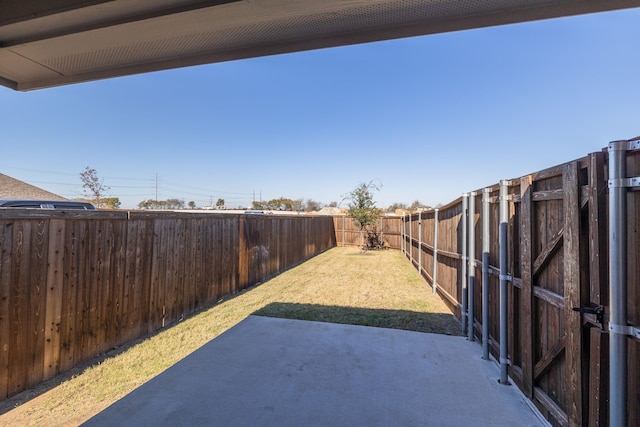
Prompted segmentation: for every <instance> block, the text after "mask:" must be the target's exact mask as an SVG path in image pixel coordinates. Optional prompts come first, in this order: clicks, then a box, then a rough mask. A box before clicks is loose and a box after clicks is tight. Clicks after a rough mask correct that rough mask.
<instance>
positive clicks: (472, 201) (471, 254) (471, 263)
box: [467, 192, 476, 341]
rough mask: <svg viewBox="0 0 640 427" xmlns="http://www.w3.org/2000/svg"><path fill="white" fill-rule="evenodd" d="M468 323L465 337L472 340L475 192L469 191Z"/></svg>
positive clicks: (474, 281) (474, 284) (474, 278)
mask: <svg viewBox="0 0 640 427" xmlns="http://www.w3.org/2000/svg"><path fill="white" fill-rule="evenodd" d="M469 196H470V197H469V318H468V320H469V325H468V326H467V339H468V340H469V341H473V340H474V337H473V336H474V330H473V322H474V318H475V315H474V307H473V303H474V292H475V286H476V227H475V219H476V193H475V192H471V193H469Z"/></svg>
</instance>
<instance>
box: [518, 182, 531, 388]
mask: <svg viewBox="0 0 640 427" xmlns="http://www.w3.org/2000/svg"><path fill="white" fill-rule="evenodd" d="M531 183H532V180H531V177H530V176H526V177H523V178H522V179H521V180H520V198H521V199H520V200H521V202H520V230H519V232H520V271H521V275H522V289H521V294H520V295H521V301H520V302H521V304H522V305H521V307H520V309H521V313H522V316H521V320H522V324H521V327H522V341H521V342H522V383H523V385H524V390H523V391H524V393H525V395H527V396H528V397H529V398H533V386H534V384H533V358H534V355H533V345H534V343H533V324H534V321H533V307H532V305H533V294H532V287H533V254H532V250H533V248H532V229H531V225H532V223H533V217H532V215H533V201H532V199H531Z"/></svg>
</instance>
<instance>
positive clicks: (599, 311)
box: [572, 305, 604, 325]
mask: <svg viewBox="0 0 640 427" xmlns="http://www.w3.org/2000/svg"><path fill="white" fill-rule="evenodd" d="M572 310H573V311H577V312H580V313H588V314H595V315H596V321H597V322H598V323H600V324H601V325H603V324H604V307H603V306H601V305H596V306H595V307H573V308H572Z"/></svg>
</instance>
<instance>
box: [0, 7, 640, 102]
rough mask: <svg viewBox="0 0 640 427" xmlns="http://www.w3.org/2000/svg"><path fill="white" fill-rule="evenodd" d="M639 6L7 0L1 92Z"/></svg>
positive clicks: (2, 10) (0, 19)
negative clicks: (6, 89) (4, 89)
mask: <svg viewBox="0 0 640 427" xmlns="http://www.w3.org/2000/svg"><path fill="white" fill-rule="evenodd" d="M637 6H640V0H608V1H602V0H213V1H202V0H154V1H148V0H83V1H82V0H32V1H24V0H2V1H0V84H2V85H4V86H7V87H9V88H12V89H16V90H32V89H39V88H45V87H51V86H59V85H65V84H70V83H77V82H84V81H92V80H98V79H104V78H111V77H116V76H125V75H130V74H137V73H145V72H149V71H157V70H165V69H171V68H177V67H185V66H191V65H199V64H208V63H214V62H221V61H230V60H235V59H242V58H252V57H258V56H264V55H273V54H280V53H287V52H297V51H303V50H309V49H318V48H326V47H333V46H342V45H349V44H356V43H364V42H371V41H379V40H387V39H394V38H400V37H409V36H419V35H425V34H434V33H442V32H448V31H456V30H464V29H471V28H480V27H486V26H492V25H501V24H510V23H516V22H524V21H532V20H538V19H546V18H554V17H562V16H570V15H578V14H584V13H592V12H600V11H605V10H615V9H623V8H629V7H637Z"/></svg>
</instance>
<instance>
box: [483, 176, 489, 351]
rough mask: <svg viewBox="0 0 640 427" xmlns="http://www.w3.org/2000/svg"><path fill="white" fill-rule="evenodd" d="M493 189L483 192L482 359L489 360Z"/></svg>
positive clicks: (486, 189)
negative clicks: (490, 238)
mask: <svg viewBox="0 0 640 427" xmlns="http://www.w3.org/2000/svg"><path fill="white" fill-rule="evenodd" d="M490 198H491V188H484V189H483V190H482V358H483V359H484V360H489V291H490V289H489V251H490V250H491V246H490V245H489V236H490V231H491V230H490V227H491V220H490V218H489V215H490V214H491V205H490V203H491V199H490Z"/></svg>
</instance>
